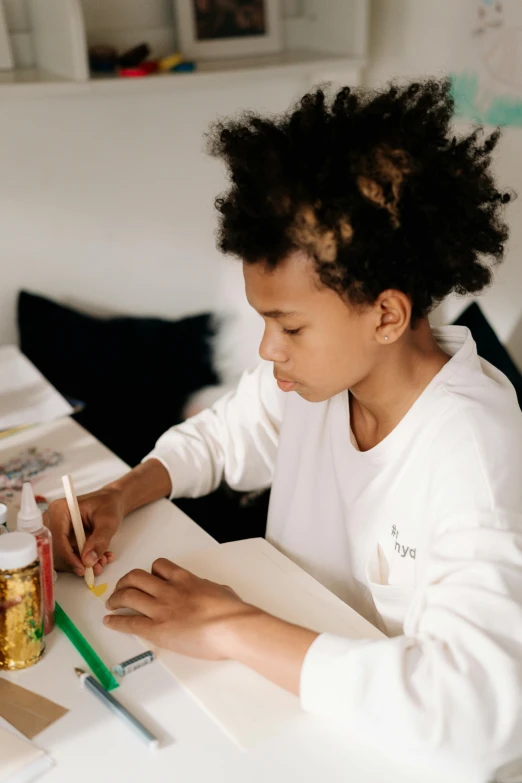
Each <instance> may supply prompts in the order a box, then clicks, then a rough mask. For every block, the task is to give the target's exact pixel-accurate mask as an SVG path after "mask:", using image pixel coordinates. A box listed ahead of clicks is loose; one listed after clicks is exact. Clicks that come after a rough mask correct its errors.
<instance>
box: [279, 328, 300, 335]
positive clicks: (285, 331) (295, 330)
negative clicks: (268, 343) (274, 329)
mask: <svg viewBox="0 0 522 783" xmlns="http://www.w3.org/2000/svg"><path fill="white" fill-rule="evenodd" d="M300 331H301V329H283V332H284V333H285V334H290V335H296V334H299V332H300Z"/></svg>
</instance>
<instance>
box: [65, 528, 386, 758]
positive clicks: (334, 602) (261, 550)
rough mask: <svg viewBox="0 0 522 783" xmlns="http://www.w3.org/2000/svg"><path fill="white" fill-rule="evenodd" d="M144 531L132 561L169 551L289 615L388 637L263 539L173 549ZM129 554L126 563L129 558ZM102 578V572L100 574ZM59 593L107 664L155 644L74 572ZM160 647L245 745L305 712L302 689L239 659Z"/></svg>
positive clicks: (347, 632)
mask: <svg viewBox="0 0 522 783" xmlns="http://www.w3.org/2000/svg"><path fill="white" fill-rule="evenodd" d="M143 536H144V537H143V539H142V542H141V543H142V547H141V548H142V549H144V550H146V555H144V554H143V551H138V545H139V543H140V542H139V541H138V540H135V546H136V551H135V553H134V556H133V557H132V560H133V562H132V566H130V567H139V568H146V569H150V567H151V565H152V561H153V560H154V559H155V558H156V557H160V556H161V557H169V558H170V559H172V560H174V561H175V562H176V563H178V565H181V566H182V567H184V568H187V569H188V570H189V571H192V572H193V573H195V574H197V575H198V576H200V577H203V578H206V579H210V580H212V581H214V582H218V583H220V584H227V585H229V586H230V587H232V588H233V589H234V590H235V591H236V592H237V593H238V595H240V596H241V598H243V599H244V600H245V601H247V602H249V603H251V604H253V605H255V606H259V607H261V608H262V609H264V610H265V611H267V612H270V613H271V614H274V615H276V616H278V617H281V618H282V619H283V620H287V621H288V622H292V623H296V624H298V625H302V626H305V627H306V628H311V629H312V630H315V631H320V632H330V633H335V634H339V635H341V636H346V637H349V638H353V639H380V638H383V634H382V633H381V632H380V631H378V630H377V629H376V628H375V627H374V626H373V625H371V624H370V623H369V622H368V621H367V620H365V619H364V618H363V617H361V616H360V615H358V614H357V613H356V612H355V611H354V610H353V609H351V608H350V607H349V606H348V605H347V604H345V603H344V602H343V601H341V600H340V599H339V598H337V596H335V595H333V594H332V593H330V592H329V591H328V590H327V589H326V588H325V587H323V586H322V585H321V584H319V582H317V581H316V580H315V579H313V578H312V577H311V576H309V575H308V574H307V573H305V572H304V571H303V570H302V569H300V568H299V567H298V566H296V565H295V564H294V563H293V562H292V561H291V560H289V559H288V558H287V557H285V556H284V555H282V554H281V552H279V550H277V549H275V548H274V547H272V546H271V545H270V544H269V543H268V542H267V541H265V540H264V539H249V540H246V541H234V542H231V543H229V544H221V545H220V546H209V547H205V548H204V549H202V550H200V551H198V552H195V553H193V554H184V555H182V556H175V555H174V554H173V553H172V552H171V551H164V550H165V547H164V546H163V547H162V545H161V542H160V541H159V540H158V539H157V538H156V543H155V545H154V537H149V536H147V534H146V532H145V530H144V533H143ZM167 549H168V548H167ZM134 560H135V561H136V562H134ZM145 561H146V562H145ZM125 562H126V566H127V570H129V569H128V566H129V559H127V558H125ZM121 565H122V564H121V562H120V568H121ZM111 569H112V567H111ZM109 573H110V572H109ZM109 573H107V574H106V575H105V578H107V577H108V578H109V589H108V590H107V593H106V594H105V595H104V596H103V599H102V600H103V601H105V600H106V598H107V597H108V596H109V595H110V593H111V591H112V589H113V588H114V585H115V583H114V581H111V580H110V576H109ZM112 573H113V572H112ZM121 575H122V574H120V573H118V576H121ZM103 580H104V577H99V578H98V580H97V581H103ZM57 599H58V601H59V602H60V603H61V605H62V606H63V608H64V609H65V611H66V612H67V613H68V614H69V615H70V617H71V618H72V619H73V620H74V622H75V623H76V624H77V625H78V627H79V628H80V630H81V631H82V632H83V633H84V634H85V636H87V638H88V639H89V641H90V642H91V644H92V645H93V646H94V647H95V648H96V651H97V652H98V654H99V655H100V656H101V657H102V659H103V660H104V662H105V663H106V664H107V665H108V666H109V667H110V666H113V665H114V664H115V663H117V662H118V661H121V660H125V659H126V658H130V657H132V656H133V655H136V654H138V653H139V652H140V651H142V650H143V646H145V648H146V649H150V644H148V643H145V642H138V640H137V639H136V638H135V637H129V636H125V635H124V634H117V633H115V632H114V631H111V630H109V629H108V628H107V627H106V626H104V625H103V616H104V614H106V610H105V609H104V606H103V603H102V601H98V600H97V599H96V598H95V597H94V596H93V594H92V593H90V592H89V590H88V589H87V588H86V586H85V584H84V583H83V582H81V581H80V580H79V579H77V578H76V577H73V576H70V575H65V574H62V575H60V578H59V580H58V583H57ZM137 645H138V647H137ZM141 645H143V646H141ZM155 652H156V655H157V657H158V659H159V661H160V662H161V663H162V664H163V666H165V667H166V668H167V669H168V671H169V672H170V673H171V674H172V675H174V676H175V678H176V679H177V680H178V681H179V682H180V683H181V684H182V685H183V686H184V687H185V688H186V689H187V690H188V691H189V692H190V693H191V694H192V696H193V697H194V698H195V699H196V700H197V701H198V703H199V704H200V705H201V707H202V708H203V709H204V710H205V711H206V712H207V713H208V714H209V715H210V716H211V717H212V718H214V720H216V721H217V723H218V724H219V725H220V726H221V728H222V729H223V730H224V731H225V732H226V733H227V734H228V736H229V737H230V738H231V739H232V740H234V741H235V742H236V743H237V744H238V745H239V746H240V747H241V748H247V747H248V746H250V745H252V744H253V743H255V742H257V741H259V740H260V739H262V738H263V737H265V736H268V735H270V734H273V733H274V732H276V731H277V730H278V728H280V727H281V726H283V725H285V724H288V723H291V722H292V721H295V720H296V719H298V718H299V716H300V715H301V714H302V713H301V707H300V704H299V699H298V698H297V697H295V696H293V695H292V694H290V693H288V692H287V691H285V690H283V689H282V688H279V687H278V686H277V685H274V684H273V683H271V682H269V681H268V680H266V679H265V678H264V677H261V675H259V674H257V673H256V672H254V671H252V670H250V669H248V668H247V667H245V666H243V665H242V664H240V663H236V662H233V661H216V662H214V661H201V660H197V659H195V658H187V657H185V656H182V655H177V654H175V653H172V652H169V651H167V650H155Z"/></svg>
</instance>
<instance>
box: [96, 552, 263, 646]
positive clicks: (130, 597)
mask: <svg viewBox="0 0 522 783" xmlns="http://www.w3.org/2000/svg"><path fill="white" fill-rule="evenodd" d="M105 605H106V607H107V609H109V610H116V609H132V610H134V611H136V612H139V613H140V614H138V615H108V616H107V617H105V620H104V622H105V624H106V625H107V626H108V627H109V628H112V629H114V630H115V631H121V632H123V633H133V634H136V635H137V636H141V637H142V638H143V639H147V640H148V641H150V642H151V643H152V644H154V645H157V646H158V647H164V648H166V649H169V650H173V651H174V652H178V653H182V654H184V655H189V656H192V657H194V658H206V659H209V660H220V659H224V658H228V657H229V656H228V654H227V647H228V645H227V636H228V634H227V626H228V623H229V621H230V620H234V619H236V618H238V617H241V616H246V615H253V614H262V612H261V610H260V609H256V608H255V607H253V606H250V605H249V604H246V603H244V601H242V600H241V598H239V596H238V595H237V594H236V593H234V591H233V590H231V588H230V587H226V586H224V585H218V584H215V583H214V582H209V581H208V580H207V579H200V578H199V577H197V576H195V575H194V574H191V573H190V572H189V571H186V570H185V569H184V568H181V567H180V566H177V565H175V564H174V563H172V562H171V561H170V560H166V559H165V558H160V559H159V560H156V561H155V562H154V563H153V565H152V573H150V574H149V573H148V572H147V571H142V570H141V569H135V570H134V571H130V572H129V573H128V574H126V575H125V576H124V577H122V578H121V579H120V581H119V582H118V584H117V585H116V589H115V591H114V593H113V594H112V595H111V597H110V598H109V599H108V601H107V602H106V604H105Z"/></svg>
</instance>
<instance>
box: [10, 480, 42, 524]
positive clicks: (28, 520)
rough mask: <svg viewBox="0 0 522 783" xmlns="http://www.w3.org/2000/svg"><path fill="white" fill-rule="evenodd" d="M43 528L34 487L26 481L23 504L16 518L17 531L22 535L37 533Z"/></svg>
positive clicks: (23, 487) (23, 488) (23, 490)
mask: <svg viewBox="0 0 522 783" xmlns="http://www.w3.org/2000/svg"><path fill="white" fill-rule="evenodd" d="M42 527H43V517H42V512H41V511H40V509H39V508H38V506H37V505H36V500H35V499H34V493H33V488H32V486H31V485H30V484H29V482H28V481H26V482H25V484H24V485H23V486H22V504H21V506H20V511H19V512H18V516H17V518H16V529H17V530H19V531H20V532H21V533H36V532H37V531H38V530H40V528H42Z"/></svg>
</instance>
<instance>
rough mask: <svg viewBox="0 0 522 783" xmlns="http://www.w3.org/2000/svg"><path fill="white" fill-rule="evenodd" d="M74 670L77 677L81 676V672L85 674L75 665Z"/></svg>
mask: <svg viewBox="0 0 522 783" xmlns="http://www.w3.org/2000/svg"><path fill="white" fill-rule="evenodd" d="M74 671H75V672H76V676H77V677H81V676H82V674H85V672H84V670H83V669H77V668H76V666H75V667H74Z"/></svg>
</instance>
